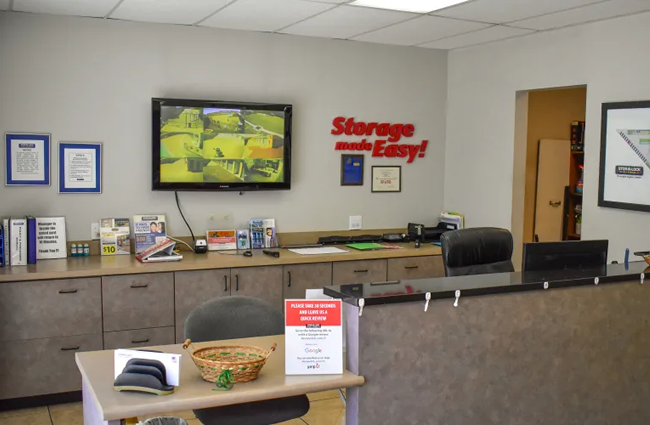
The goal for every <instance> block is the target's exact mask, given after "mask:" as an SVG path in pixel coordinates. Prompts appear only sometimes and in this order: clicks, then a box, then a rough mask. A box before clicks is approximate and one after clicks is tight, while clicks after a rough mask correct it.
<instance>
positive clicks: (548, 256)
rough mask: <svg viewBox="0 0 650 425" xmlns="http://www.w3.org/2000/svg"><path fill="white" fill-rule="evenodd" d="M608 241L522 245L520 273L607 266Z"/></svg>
mask: <svg viewBox="0 0 650 425" xmlns="http://www.w3.org/2000/svg"><path fill="white" fill-rule="evenodd" d="M608 246H609V241H607V240H597V241H566V242H539V243H525V244H524V258H523V264H522V271H524V272H532V271H542V270H544V271H546V270H582V269H593V268H597V267H603V266H606V265H607V248H608Z"/></svg>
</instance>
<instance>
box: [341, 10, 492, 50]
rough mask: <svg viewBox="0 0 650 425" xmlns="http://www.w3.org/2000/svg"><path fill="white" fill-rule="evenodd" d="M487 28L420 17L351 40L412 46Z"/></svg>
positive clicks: (456, 21)
mask: <svg viewBox="0 0 650 425" xmlns="http://www.w3.org/2000/svg"><path fill="white" fill-rule="evenodd" d="M488 26H490V25H489V24H481V23H477V22H468V21H459V20H456V19H446V18H439V17H435V16H421V17H419V18H416V19H412V20H410V21H406V22H402V23H399V24H396V25H393V26H390V27H387V28H383V29H380V30H377V31H373V32H369V33H368V34H363V35H361V36H359V37H354V38H353V40H358V41H369V42H372V43H384V44H397V45H402V46H413V45H416V44H422V43H426V42H429V41H434V40H439V39H441V38H445V37H451V36H452V35H457V34H462V33H465V32H469V31H475V30H479V29H482V28H486V27H488Z"/></svg>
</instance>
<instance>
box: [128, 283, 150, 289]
mask: <svg viewBox="0 0 650 425" xmlns="http://www.w3.org/2000/svg"><path fill="white" fill-rule="evenodd" d="M148 286H149V285H146V284H145V285H131V288H133V289H139V288H147V287H148Z"/></svg>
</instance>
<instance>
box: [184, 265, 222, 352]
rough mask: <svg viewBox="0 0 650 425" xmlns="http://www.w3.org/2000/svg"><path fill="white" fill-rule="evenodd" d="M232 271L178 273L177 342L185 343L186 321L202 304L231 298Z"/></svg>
mask: <svg viewBox="0 0 650 425" xmlns="http://www.w3.org/2000/svg"><path fill="white" fill-rule="evenodd" d="M230 286H231V285H230V269H223V270H197V271H191V272H176V273H175V276H174V295H175V296H174V303H175V305H176V342H178V343H181V342H184V341H185V340H184V338H183V336H184V334H185V320H187V316H189V315H190V313H191V312H192V310H194V309H195V308H196V307H198V306H199V305H200V304H202V303H204V302H206V301H208V300H211V299H213V298H217V297H228V296H230Z"/></svg>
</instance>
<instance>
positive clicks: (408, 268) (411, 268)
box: [404, 266, 419, 270]
mask: <svg viewBox="0 0 650 425" xmlns="http://www.w3.org/2000/svg"><path fill="white" fill-rule="evenodd" d="M418 267H419V266H404V268H405V269H406V270H413V269H417V268H418Z"/></svg>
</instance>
